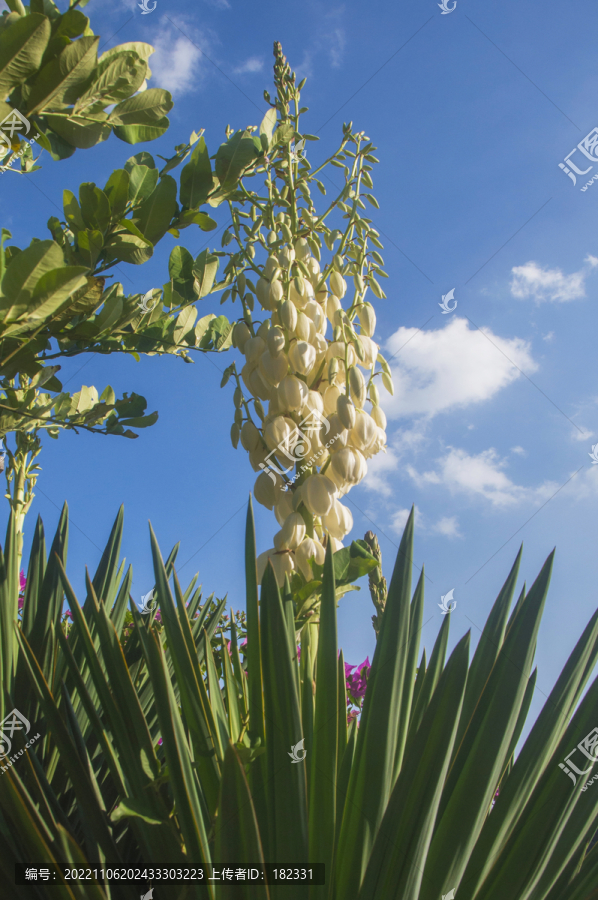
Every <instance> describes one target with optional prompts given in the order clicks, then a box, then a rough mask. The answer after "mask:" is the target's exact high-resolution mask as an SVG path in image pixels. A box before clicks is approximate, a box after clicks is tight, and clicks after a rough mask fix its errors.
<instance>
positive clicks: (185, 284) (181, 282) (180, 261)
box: [168, 246, 196, 300]
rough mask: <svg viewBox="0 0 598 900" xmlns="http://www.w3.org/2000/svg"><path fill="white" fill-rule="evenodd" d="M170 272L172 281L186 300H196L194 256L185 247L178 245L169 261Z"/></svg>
mask: <svg viewBox="0 0 598 900" xmlns="http://www.w3.org/2000/svg"><path fill="white" fill-rule="evenodd" d="M168 274H169V276H170V278H171V281H172V283H173V285H174V287H175V289H176V290H177V291H178V293H179V294H180V295H181V297H182V298H183V299H185V300H194V299H195V296H196V295H195V291H194V290H193V257H192V256H191V254H190V253H189V251H188V250H186V249H185V247H181V246H176V247H174V249H173V250H172V253H171V254H170V259H169V261H168Z"/></svg>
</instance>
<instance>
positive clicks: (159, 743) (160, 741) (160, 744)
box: [158, 738, 163, 747]
mask: <svg viewBox="0 0 598 900" xmlns="http://www.w3.org/2000/svg"><path fill="white" fill-rule="evenodd" d="M162 740H163V738H160V740H159V741H158V747H161V746H162Z"/></svg>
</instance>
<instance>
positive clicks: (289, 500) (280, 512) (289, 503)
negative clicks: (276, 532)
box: [274, 490, 293, 525]
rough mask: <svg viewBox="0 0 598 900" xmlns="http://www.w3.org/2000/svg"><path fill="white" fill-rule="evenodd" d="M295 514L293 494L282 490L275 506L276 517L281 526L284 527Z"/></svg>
mask: <svg viewBox="0 0 598 900" xmlns="http://www.w3.org/2000/svg"><path fill="white" fill-rule="evenodd" d="M292 512H293V492H292V491H289V490H287V491H283V490H281V492H280V496H279V497H277V499H276V503H275V504H274V515H275V516H276V521H277V522H278V524H279V525H282V524H283V523H284V522H285V520H286V519H288V517H289V516H290V515H291V513H292Z"/></svg>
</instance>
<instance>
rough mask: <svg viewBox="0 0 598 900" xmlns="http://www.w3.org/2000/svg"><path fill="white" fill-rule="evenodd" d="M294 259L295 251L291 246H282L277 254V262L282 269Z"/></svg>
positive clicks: (287, 266) (286, 267)
mask: <svg viewBox="0 0 598 900" xmlns="http://www.w3.org/2000/svg"><path fill="white" fill-rule="evenodd" d="M294 259H295V251H294V250H293V248H292V247H283V249H282V250H281V251H280V253H279V254H278V263H279V265H280V266H282V268H283V269H288V268H289V266H290V265H291V263H292V262H293V260H294Z"/></svg>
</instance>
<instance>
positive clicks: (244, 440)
mask: <svg viewBox="0 0 598 900" xmlns="http://www.w3.org/2000/svg"><path fill="white" fill-rule="evenodd" d="M261 441H262V436H261V434H260V433H259V431H258V429H257V428H256V427H255V425H254V424H253V422H251V421H247V422H243V426H242V428H241V445H242V446H243V448H244V449H245V450H247V452H248V453H249V452H250V451H251V450H255V448H256V447H258V446H259V445H260V444H261Z"/></svg>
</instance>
